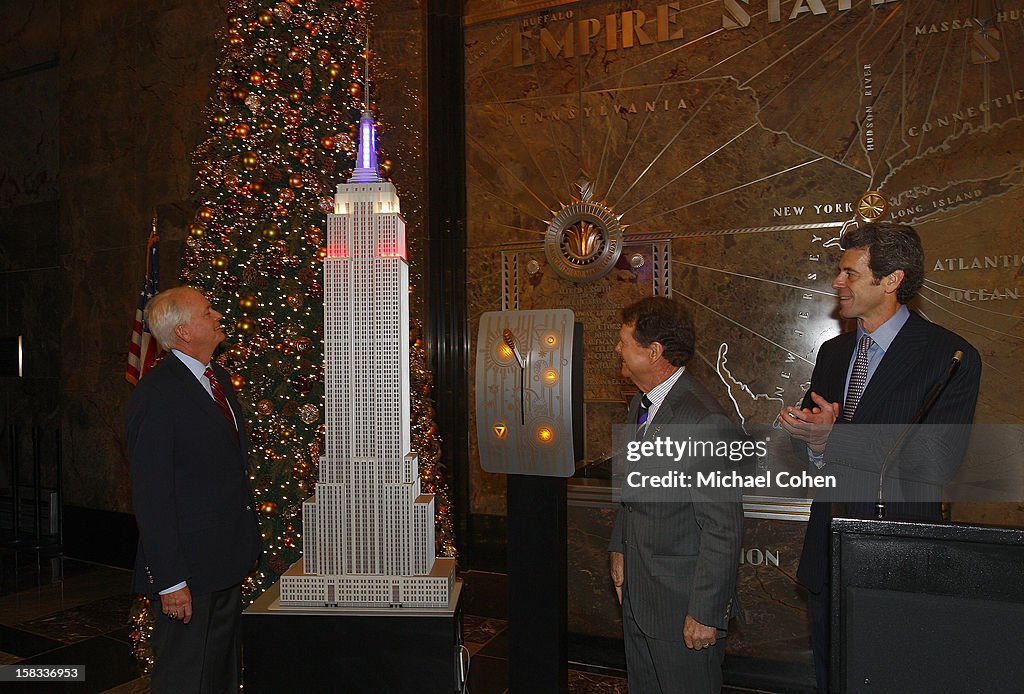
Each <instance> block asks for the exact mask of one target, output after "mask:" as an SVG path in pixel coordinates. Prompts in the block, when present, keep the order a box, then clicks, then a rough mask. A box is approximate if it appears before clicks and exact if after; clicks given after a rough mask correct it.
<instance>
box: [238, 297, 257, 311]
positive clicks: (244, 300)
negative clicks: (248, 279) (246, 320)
mask: <svg viewBox="0 0 1024 694" xmlns="http://www.w3.org/2000/svg"><path fill="white" fill-rule="evenodd" d="M238 306H239V307H240V308H241V309H242V310H243V311H251V310H252V309H254V308H256V297H255V296H254V295H252V294H245V295H243V296H240V297H238Z"/></svg>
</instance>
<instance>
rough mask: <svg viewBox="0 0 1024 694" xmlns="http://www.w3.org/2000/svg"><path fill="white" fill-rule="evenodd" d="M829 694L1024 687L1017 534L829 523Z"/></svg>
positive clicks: (1022, 558)
mask: <svg viewBox="0 0 1024 694" xmlns="http://www.w3.org/2000/svg"><path fill="white" fill-rule="evenodd" d="M831 610H832V614H831V627H832V654H831V655H832V660H831V669H832V691H833V693H834V694H846V693H853V692H884V693H889V692H900V693H901V694H912V693H914V692H922V693H924V692H928V693H934V692H1011V691H1020V687H1021V683H1022V682H1024V658H1021V644H1022V643H1024V529H1019V528H997V527H982V526H972V525H960V524H932V523H911V522H900V521H879V520H855V519H849V518H835V519H833V521H832V607H831Z"/></svg>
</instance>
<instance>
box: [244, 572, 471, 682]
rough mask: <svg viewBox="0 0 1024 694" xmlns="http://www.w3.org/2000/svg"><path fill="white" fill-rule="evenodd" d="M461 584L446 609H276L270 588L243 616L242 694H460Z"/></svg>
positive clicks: (273, 589) (463, 669) (274, 591)
mask: <svg viewBox="0 0 1024 694" xmlns="http://www.w3.org/2000/svg"><path fill="white" fill-rule="evenodd" d="M461 595H462V580H461V579H459V580H457V581H456V584H455V589H454V590H453V591H452V598H451V603H450V604H449V606H448V609H442V610H416V609H412V608H402V609H394V610H381V609H373V610H371V609H365V610H358V609H351V610H338V609H328V608H323V609H313V608H310V609H292V608H288V609H282V608H281V607H280V606H279V605H278V584H277V583H275V584H274V585H273V586H271V587H270V589H268V590H267V591H266V592H265V593H263V595H261V596H260V597H259V598H258V599H257V600H256V601H255V602H254V603H253V604H252V605H250V606H249V607H248V609H246V610H245V611H244V612H243V613H242V664H243V668H244V669H243V679H244V682H245V692H246V694H262V693H264V692H266V693H267V694H271V693H274V694H279V693H280V692H332V691H347V692H365V693H366V694H396V693H398V692H417V694H419V693H421V692H429V693H431V694H455V693H457V692H462V691H463V690H464V682H465V675H466V665H465V660H464V658H463V655H464V654H463V651H464V650H465V649H464V646H463V645H462V605H461V601H460V598H461Z"/></svg>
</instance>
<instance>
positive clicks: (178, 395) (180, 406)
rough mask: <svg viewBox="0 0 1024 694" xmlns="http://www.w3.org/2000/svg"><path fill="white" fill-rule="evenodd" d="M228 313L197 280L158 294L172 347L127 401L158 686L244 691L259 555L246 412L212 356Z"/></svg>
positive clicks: (163, 331) (149, 310) (155, 321)
mask: <svg viewBox="0 0 1024 694" xmlns="http://www.w3.org/2000/svg"><path fill="white" fill-rule="evenodd" d="M221 318H223V316H222V315H221V314H220V313H218V312H217V311H215V310H214V309H213V307H212V306H211V305H210V302H209V301H207V300H206V298H205V297H204V296H203V295H202V294H201V293H199V291H197V290H196V289H193V288H191V287H175V288H174V289H169V290H167V291H164V292H162V293H160V294H158V295H157V296H155V297H153V299H152V300H150V302H149V304H148V306H147V307H146V320H147V321H148V323H149V328H150V330H151V331H152V333H153V335H154V336H155V337H156V339H157V340H158V341H159V342H160V344H161V346H163V347H164V348H165V349H167V350H169V352H170V353H169V354H168V355H167V356H166V357H164V359H163V361H161V362H160V363H159V364H158V365H157V366H156V367H154V368H153V369H152V370H151V371H150V372H149V373H148V374H146V376H145V378H143V379H142V380H141V381H140V382H139V385H138V386H137V387H136V388H135V390H134V392H133V393H132V395H131V398H130V399H129V400H128V406H127V410H126V416H125V421H126V431H127V439H128V457H129V459H130V461H131V470H132V500H133V502H134V507H135V517H136V520H137V522H138V525H139V547H138V554H137V556H136V560H135V580H134V587H135V590H137V591H139V592H141V593H145V594H147V595H150V596H152V597H153V600H154V601H153V604H154V606H155V605H156V604H157V602H159V606H160V609H159V610H154V612H155V622H156V624H155V631H154V634H153V652H154V657H155V663H154V668H153V675H152V691H153V692H154V694H161V693H162V692H203V693H204V694H205V693H207V692H209V693H211V694H212V693H214V692H217V693H221V692H232V693H233V694H234V693H236V692H237V691H238V672H239V661H238V650H239V638H238V628H239V622H240V619H241V609H240V605H241V595H240V586H241V582H242V579H244V578H245V576H246V575H247V574H248V572H249V570H250V569H251V567H252V566H253V564H254V562H255V561H256V559H257V558H258V557H259V554H260V551H261V550H260V545H261V542H260V535H259V526H258V523H257V520H256V512H255V508H254V502H253V497H252V491H251V489H250V487H249V480H248V474H247V468H246V443H247V442H246V436H245V427H244V420H243V415H242V410H241V408H240V407H239V406H238V402H237V400H236V399H235V396H234V393H233V392H232V388H231V379H230V376H229V375H228V373H227V372H226V371H225V370H224V369H223V368H221V367H220V366H219V365H218V364H216V363H214V362H212V361H211V358H212V357H213V352H214V350H215V349H216V347H217V345H218V344H220V342H221V341H222V340H223V339H224V331H223V329H222V327H221V325H220V320H221Z"/></svg>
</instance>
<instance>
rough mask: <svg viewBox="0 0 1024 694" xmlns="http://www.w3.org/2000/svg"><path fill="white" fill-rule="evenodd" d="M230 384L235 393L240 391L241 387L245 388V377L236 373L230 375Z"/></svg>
mask: <svg viewBox="0 0 1024 694" xmlns="http://www.w3.org/2000/svg"><path fill="white" fill-rule="evenodd" d="M231 386H232V387H233V388H234V389H235V392H236V393H238V392H240V391H241V390H242V388H245V377H244V376H239V375H237V374H236V375H234V376H232V377H231Z"/></svg>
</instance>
